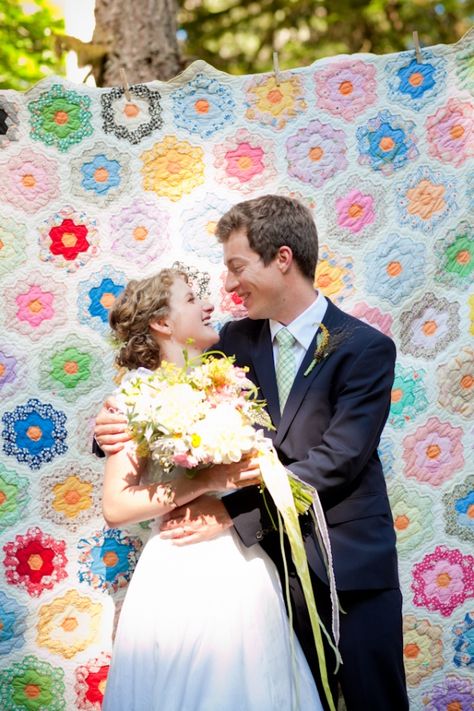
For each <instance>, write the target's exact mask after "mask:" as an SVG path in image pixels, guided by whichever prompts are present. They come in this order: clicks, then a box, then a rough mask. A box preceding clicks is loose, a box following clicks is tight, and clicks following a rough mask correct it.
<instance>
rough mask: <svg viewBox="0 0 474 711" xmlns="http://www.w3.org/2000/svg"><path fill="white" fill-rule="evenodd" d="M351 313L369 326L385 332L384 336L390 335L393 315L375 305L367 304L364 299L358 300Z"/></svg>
mask: <svg viewBox="0 0 474 711" xmlns="http://www.w3.org/2000/svg"><path fill="white" fill-rule="evenodd" d="M351 314H352V315H353V316H355V317H356V318H359V319H360V320H361V321H364V323H367V324H368V325H369V326H373V327H374V328H376V329H377V330H378V331H381V332H382V333H385V335H386V336H391V335H392V323H393V317H392V316H391V315H390V314H386V313H383V312H382V311H380V309H378V308H377V307H376V306H369V304H368V303H366V302H365V301H360V302H359V303H358V304H356V305H355V306H354V307H353V309H352V310H351Z"/></svg>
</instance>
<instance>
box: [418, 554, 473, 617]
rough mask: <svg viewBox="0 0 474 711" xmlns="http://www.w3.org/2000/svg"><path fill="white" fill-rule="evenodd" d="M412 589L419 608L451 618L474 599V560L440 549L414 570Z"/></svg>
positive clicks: (468, 556) (471, 557) (470, 556)
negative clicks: (461, 606)
mask: <svg viewBox="0 0 474 711" xmlns="http://www.w3.org/2000/svg"><path fill="white" fill-rule="evenodd" d="M412 575H413V582H412V584H411V588H412V590H413V592H414V593H415V595H414V598H413V602H414V604H415V605H417V606H418V607H426V608H427V609H428V610H432V611H433V612H434V611H438V612H440V613H441V614H442V615H443V616H444V617H449V615H451V613H452V612H453V610H454V609H455V608H456V607H459V605H462V604H463V603H464V601H465V600H467V599H468V598H470V597H474V557H473V556H472V555H463V554H462V553H461V551H459V550H457V549H454V550H449V549H448V548H446V547H445V546H437V548H436V549H435V551H434V552H433V553H429V554H428V555H426V556H425V557H424V558H423V560H422V561H421V563H416V564H415V565H414V566H413V571H412Z"/></svg>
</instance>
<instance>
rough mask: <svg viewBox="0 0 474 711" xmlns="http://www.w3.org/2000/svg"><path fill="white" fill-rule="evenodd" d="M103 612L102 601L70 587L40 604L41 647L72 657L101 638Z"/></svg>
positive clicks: (38, 640) (38, 639)
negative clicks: (65, 591) (47, 602)
mask: <svg viewBox="0 0 474 711" xmlns="http://www.w3.org/2000/svg"><path fill="white" fill-rule="evenodd" d="M101 614H102V605H101V604H100V603H97V602H94V600H93V599H92V598H90V597H87V596H86V595H79V593H78V592H77V591H76V590H68V591H67V593H66V594H65V595H63V596H62V597H57V598H55V599H54V600H53V601H52V602H51V603H49V604H47V605H42V606H41V607H40V610H39V615H38V617H39V620H38V625H37V629H38V636H37V638H36V641H37V643H38V645H39V646H40V647H46V648H47V649H49V650H50V651H51V652H53V653H54V654H60V655H61V656H63V657H65V658H66V659H71V658H72V657H74V656H75V655H76V654H78V653H79V652H82V651H84V649H87V647H89V646H90V645H91V644H93V643H94V642H96V641H97V639H98V636H99V631H100V623H101Z"/></svg>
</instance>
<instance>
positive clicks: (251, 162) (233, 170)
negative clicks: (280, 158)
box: [214, 128, 276, 192]
mask: <svg viewBox="0 0 474 711" xmlns="http://www.w3.org/2000/svg"><path fill="white" fill-rule="evenodd" d="M214 156H215V161H214V165H215V166H216V168H217V169H218V172H220V173H221V177H222V180H223V181H224V183H226V184H227V185H228V186H229V187H230V188H234V189H236V190H244V191H247V192H249V191H252V190H254V189H255V188H260V187H262V186H263V185H265V184H267V182H268V181H269V179H271V178H274V177H275V176H276V171H275V168H274V164H275V158H274V155H273V144H272V143H271V141H267V140H265V139H263V138H261V137H260V136H259V137H258V138H257V137H255V136H252V135H251V134H250V133H249V132H248V131H247V130H246V129H244V128H241V129H239V130H238V131H237V132H236V133H235V134H234V136H230V137H229V138H227V139H226V142H225V143H224V144H222V145H218V146H216V147H215V148H214Z"/></svg>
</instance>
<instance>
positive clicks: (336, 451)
mask: <svg viewBox="0 0 474 711" xmlns="http://www.w3.org/2000/svg"><path fill="white" fill-rule="evenodd" d="M394 365H395V345H394V343H393V342H392V341H391V340H390V339H389V338H381V337H379V336H378V337H376V338H374V339H373V340H372V341H371V342H370V343H369V344H367V345H366V346H365V348H363V349H362V350H361V352H360V353H359V355H358V356H357V357H356V358H355V359H353V360H352V362H351V365H350V368H349V369H348V372H347V374H346V376H345V377H344V380H343V383H342V385H340V386H339V394H338V396H337V400H336V404H335V407H334V411H333V414H332V417H331V420H330V422H329V425H328V427H327V429H326V431H325V432H324V435H323V437H322V440H321V442H320V443H319V444H318V446H316V447H313V448H311V449H309V451H308V454H307V456H306V457H305V458H304V459H302V460H300V461H294V462H290V463H289V464H286V466H287V468H288V469H290V470H291V471H292V472H293V473H294V474H295V475H296V476H297V477H298V478H300V479H302V480H303V481H306V482H307V483H309V484H311V485H312V486H314V487H315V488H316V489H317V491H318V493H319V494H320V496H321V497H322V499H323V501H324V498H325V495H330V494H331V493H332V494H336V495H337V493H338V491H339V490H341V489H343V487H345V486H347V484H348V483H350V482H351V481H353V480H354V479H355V478H356V477H357V476H358V475H359V474H360V473H361V472H362V471H363V469H364V466H365V465H366V464H367V462H368V460H369V458H370V457H371V456H372V454H373V453H374V451H375V449H376V447H377V445H378V442H379V439H380V435H381V433H382V430H383V427H384V425H385V422H386V420H387V417H388V412H389V409H390V394H391V389H392V385H393V376H394ZM322 377H324V376H322ZM223 503H224V505H225V506H226V508H227V511H228V513H229V514H230V516H231V517H232V519H233V523H234V526H235V528H236V530H237V533H238V534H239V536H240V538H241V539H242V541H243V543H244V544H245V545H246V546H250V545H253V544H254V543H256V542H258V541H259V540H261V539H262V537H263V536H264V535H265V534H266V532H267V531H268V527H269V518H268V513H267V511H266V507H265V506H264V505H263V503H262V500H261V495H260V494H259V492H258V490H257V489H255V488H254V487H249V488H248V489H243V490H242V491H239V492H236V493H235V494H231V495H229V496H227V497H225V498H224V499H223ZM272 514H273V512H272Z"/></svg>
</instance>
